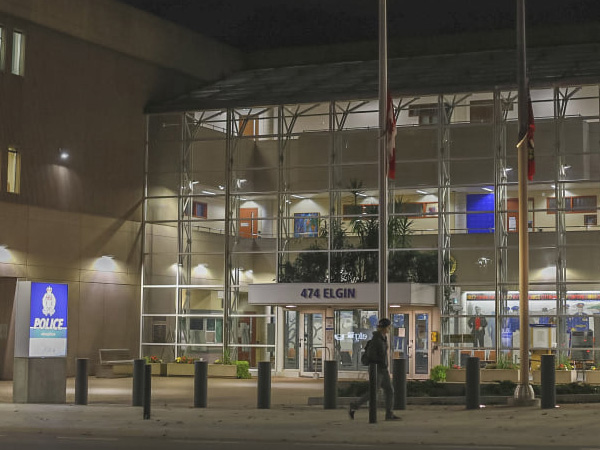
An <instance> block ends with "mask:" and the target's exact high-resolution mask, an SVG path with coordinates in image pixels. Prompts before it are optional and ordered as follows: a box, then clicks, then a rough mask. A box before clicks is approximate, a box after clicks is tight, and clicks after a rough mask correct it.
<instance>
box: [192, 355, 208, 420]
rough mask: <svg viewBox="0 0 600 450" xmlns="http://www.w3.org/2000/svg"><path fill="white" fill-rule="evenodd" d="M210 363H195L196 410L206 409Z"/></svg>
mask: <svg viewBox="0 0 600 450" xmlns="http://www.w3.org/2000/svg"><path fill="white" fill-rule="evenodd" d="M207 380H208V361H196V362H195V363H194V408H206V404H207V398H208V381H207Z"/></svg>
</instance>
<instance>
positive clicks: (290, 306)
mask: <svg viewBox="0 0 600 450" xmlns="http://www.w3.org/2000/svg"><path fill="white" fill-rule="evenodd" d="M285 307H286V308H296V305H285Z"/></svg>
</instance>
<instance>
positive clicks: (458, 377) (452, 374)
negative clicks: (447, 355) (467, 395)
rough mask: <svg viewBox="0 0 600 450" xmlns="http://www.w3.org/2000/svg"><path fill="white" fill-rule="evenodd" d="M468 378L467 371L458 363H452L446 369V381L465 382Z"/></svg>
mask: <svg viewBox="0 0 600 450" xmlns="http://www.w3.org/2000/svg"><path fill="white" fill-rule="evenodd" d="M466 378H467V371H466V370H465V369H463V368H462V367H460V366H459V365H458V364H452V367H450V368H449V369H448V370H447V371H446V382H448V383H464V382H465V381H466Z"/></svg>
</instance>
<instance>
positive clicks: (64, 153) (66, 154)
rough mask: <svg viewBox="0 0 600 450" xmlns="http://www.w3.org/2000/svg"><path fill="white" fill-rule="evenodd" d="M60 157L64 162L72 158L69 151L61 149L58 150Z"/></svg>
mask: <svg viewBox="0 0 600 450" xmlns="http://www.w3.org/2000/svg"><path fill="white" fill-rule="evenodd" d="M58 156H59V157H60V159H62V160H63V161H66V160H67V159H69V156H71V155H70V154H69V150H67V149H66V148H59V149H58Z"/></svg>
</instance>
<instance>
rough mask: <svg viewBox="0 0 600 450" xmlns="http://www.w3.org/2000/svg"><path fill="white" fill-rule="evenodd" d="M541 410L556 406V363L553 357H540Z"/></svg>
mask: <svg viewBox="0 0 600 450" xmlns="http://www.w3.org/2000/svg"><path fill="white" fill-rule="evenodd" d="M540 369H541V374H540V375H541V376H542V409H550V408H554V407H555V406H556V372H555V371H556V363H555V358H554V355H542V366H541V368H540Z"/></svg>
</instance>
